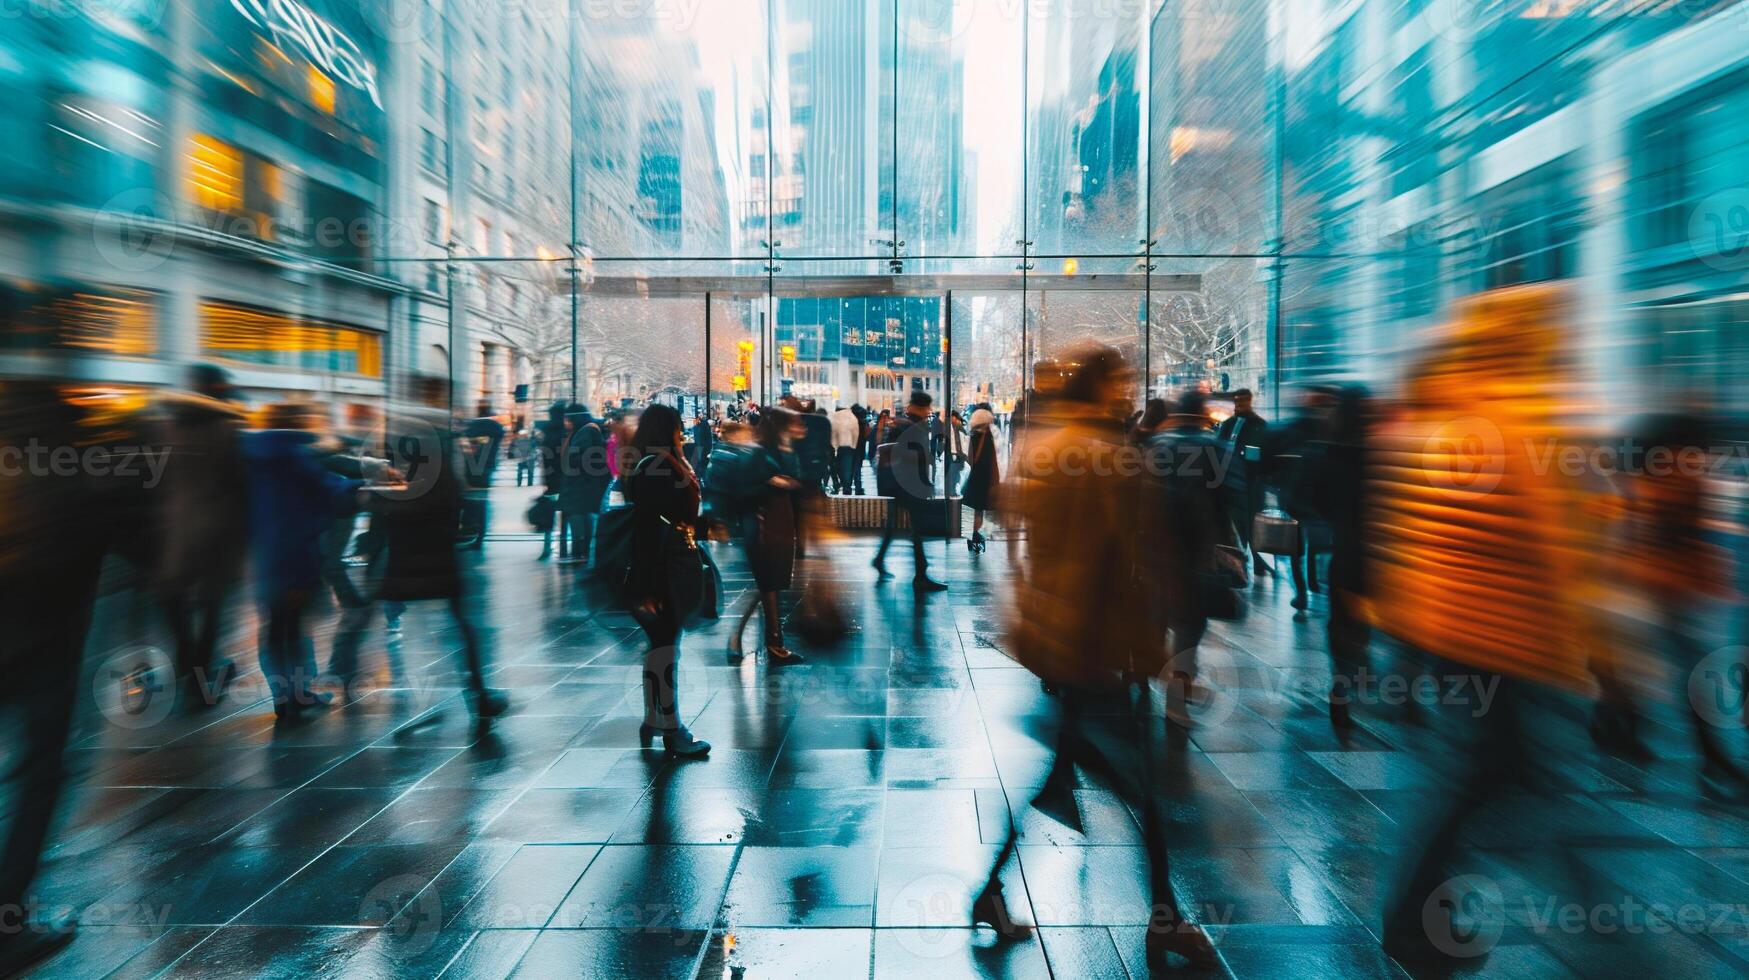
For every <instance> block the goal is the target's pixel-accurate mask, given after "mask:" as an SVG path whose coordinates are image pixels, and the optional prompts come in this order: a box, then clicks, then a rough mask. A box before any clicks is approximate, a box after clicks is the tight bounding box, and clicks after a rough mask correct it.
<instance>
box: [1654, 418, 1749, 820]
mask: <svg viewBox="0 0 1749 980" xmlns="http://www.w3.org/2000/svg"><path fill="white" fill-rule="evenodd" d="M1637 429H1638V431H1639V433H1640V435H1639V436H1638V438H1637V444H1636V448H1638V449H1641V450H1642V451H1641V452H1638V453H1636V454H1635V460H1634V465H1633V467H1632V470H1631V478H1630V480H1629V482H1628V535H1627V540H1628V562H1629V577H1630V579H1632V580H1634V581H1635V582H1637V584H1638V585H1639V587H1640V591H1641V593H1642V594H1643V595H1644V596H1645V597H1646V599H1647V600H1649V601H1650V603H1651V607H1652V609H1651V611H1652V626H1653V635H1654V637H1655V640H1654V642H1655V643H1656V645H1657V647H1658V652H1659V653H1660V654H1661V655H1662V656H1663V658H1664V659H1665V660H1666V661H1667V662H1668V663H1669V665H1670V668H1671V671H1672V674H1673V675H1674V676H1675V677H1676V679H1677V690H1676V697H1677V701H1678V703H1680V704H1683V705H1685V706H1686V707H1687V709H1688V711H1687V714H1688V718H1689V722H1690V724H1691V725H1692V726H1693V728H1694V739H1695V747H1696V748H1698V749H1699V750H1700V758H1701V769H1700V781H1701V789H1702V790H1703V791H1704V792H1706V793H1707V794H1708V795H1711V796H1716V797H1721V798H1727V799H1730V798H1736V797H1742V796H1745V795H1749V776H1746V775H1745V774H1744V771H1743V769H1742V767H1741V766H1740V765H1739V764H1738V763H1737V762H1736V760H1734V759H1732V758H1731V756H1730V754H1729V753H1728V752H1727V751H1726V750H1725V747H1724V744H1723V743H1722V742H1721V741H1720V739H1719V733H1718V732H1717V731H1716V730H1715V726H1716V725H1717V724H1718V723H1719V722H1718V721H1716V720H1715V719H1714V718H1709V717H1708V716H1707V715H1706V714H1703V713H1702V711H1701V705H1700V704H1699V703H1698V698H1697V697H1696V695H1694V694H1693V693H1691V690H1690V679H1691V677H1692V676H1693V675H1694V672H1695V671H1696V670H1697V669H1699V667H1700V662H1701V661H1702V660H1703V659H1705V658H1706V656H1707V653H1708V652H1709V651H1708V650H1707V642H1706V639H1705V628H1706V627H1705V624H1706V621H1707V614H1708V612H1709V611H1710V610H1711V608H1712V607H1713V606H1715V605H1717V604H1718V603H1719V602H1720V600H1722V599H1726V598H1729V597H1730V596H1731V594H1732V590H1731V585H1730V571H1729V560H1728V558H1727V556H1726V554H1725V551H1724V549H1723V548H1722V547H1721V546H1720V545H1719V544H1718V543H1717V542H1715V541H1713V540H1712V539H1711V537H1710V535H1709V532H1708V530H1707V527H1706V524H1707V517H1706V510H1707V508H1706V486H1705V474H1706V473H1707V472H1709V470H1710V469H1711V466H1710V463H1711V458H1712V457H1711V450H1710V449H1709V446H1710V445H1711V444H1712V443H1713V440H1712V439H1711V438H1710V437H1709V436H1708V429H1709V426H1708V425H1707V423H1706V421H1705V420H1704V419H1702V418H1701V417H1699V416H1698V415H1693V414H1687V413H1679V412H1672V413H1668V414H1663V415H1656V416H1653V417H1651V418H1648V419H1644V420H1642V421H1641V422H1640V423H1639V425H1638V426H1637ZM1731 721H1732V722H1734V721H1735V719H1731Z"/></svg>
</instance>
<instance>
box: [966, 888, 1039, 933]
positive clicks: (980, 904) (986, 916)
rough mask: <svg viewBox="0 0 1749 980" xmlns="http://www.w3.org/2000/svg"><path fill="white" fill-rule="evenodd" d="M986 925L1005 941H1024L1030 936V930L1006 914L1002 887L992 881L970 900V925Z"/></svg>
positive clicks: (1005, 900) (1006, 905)
mask: <svg viewBox="0 0 1749 980" xmlns="http://www.w3.org/2000/svg"><path fill="white" fill-rule="evenodd" d="M980 923H981V924H983V925H987V926H989V927H990V928H992V929H994V930H996V935H998V936H1000V937H1002V938H1003V939H1005V940H1019V939H1025V938H1026V937H1028V936H1030V935H1032V930H1031V929H1029V928H1027V927H1026V926H1023V925H1021V924H1020V923H1018V922H1015V921H1014V917H1013V916H1012V915H1009V914H1008V900H1007V899H1006V898H1004V897H1003V895H1002V886H1001V885H999V884H997V883H996V882H994V881H992V882H990V883H989V884H988V885H985V886H984V891H983V893H982V894H980V895H979V896H978V897H977V898H975V899H973V900H972V924H973V925H978V924H980Z"/></svg>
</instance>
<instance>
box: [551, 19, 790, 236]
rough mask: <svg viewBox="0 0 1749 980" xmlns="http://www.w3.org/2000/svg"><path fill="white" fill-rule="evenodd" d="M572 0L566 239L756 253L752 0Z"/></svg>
mask: <svg viewBox="0 0 1749 980" xmlns="http://www.w3.org/2000/svg"><path fill="white" fill-rule="evenodd" d="M579 7H580V9H581V10H582V11H583V16H582V18H581V21H580V23H579V24H578V37H577V41H576V43H577V61H576V79H575V84H574V91H575V97H576V111H577V117H576V139H575V142H574V144H573V147H572V152H573V153H575V155H576V167H577V184H576V193H577V197H576V214H577V226H578V239H579V241H580V242H581V243H582V244H583V245H584V246H586V247H588V248H589V249H591V250H592V251H593V252H594V254H595V255H597V256H600V257H611V256H736V255H759V254H763V252H764V249H763V248H762V247H761V245H760V242H762V241H764V240H766V239H767V238H768V237H770V235H769V230H768V221H769V219H770V215H769V212H768V206H767V205H768V193H767V192H768V189H769V188H768V186H767V179H768V174H767V170H768V164H767V156H768V147H767V142H768V139H769V138H774V134H772V133H770V132H768V129H767V126H766V115H767V112H766V110H767V104H766V103H767V95H768V93H767V63H768V61H767V46H768V41H769V40H770V39H769V38H768V37H767V31H766V24H767V17H766V10H767V7H766V3H765V0H711V2H709V3H696V4H648V5H645V4H638V5H634V7H635V8H636V9H635V10H634V11H633V13H632V15H631V16H625V13H626V10H625V8H624V5H621V4H596V3H585V4H581V5H579ZM570 87H571V82H569V81H567V83H566V88H570Z"/></svg>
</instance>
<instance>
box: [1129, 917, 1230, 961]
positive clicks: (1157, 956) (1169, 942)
mask: <svg viewBox="0 0 1749 980" xmlns="http://www.w3.org/2000/svg"><path fill="white" fill-rule="evenodd" d="M1147 951H1148V969H1150V970H1167V969H1170V966H1169V964H1168V962H1167V956H1168V955H1170V954H1177V955H1179V956H1182V957H1184V959H1185V960H1187V961H1189V963H1190V965H1191V966H1192V967H1194V968H1197V969H1210V968H1212V967H1214V966H1216V965H1218V964H1219V963H1220V962H1221V954H1219V953H1217V952H1215V944H1214V943H1211V942H1209V937H1208V933H1206V932H1203V931H1202V927H1201V926H1198V925H1192V924H1190V923H1188V922H1184V923H1178V924H1175V925H1169V926H1165V927H1163V928H1156V927H1153V926H1150V927H1149V928H1148V941H1147Z"/></svg>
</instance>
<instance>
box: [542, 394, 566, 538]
mask: <svg viewBox="0 0 1749 980" xmlns="http://www.w3.org/2000/svg"><path fill="white" fill-rule="evenodd" d="M568 414H570V406H569V405H568V404H566V403H565V402H563V401H556V402H554V403H553V404H552V406H551V407H549V408H548V409H547V418H546V421H545V422H542V423H541V427H540V468H541V481H542V483H543V485H544V486H545V488H546V493H545V496H546V497H547V498H548V499H549V500H550V501H551V502H552V506H553V510H554V511H557V509H558V502H559V493H560V491H562V490H563V489H564V471H565V468H564V455H565V438H566V436H567V435H569V432H568V430H567V429H566V428H565V416H566V415H568ZM558 525H559V520H558V518H557V517H555V518H554V519H553V521H552V523H550V524H548V525H547V530H546V540H545V543H544V544H543V545H542V547H541V553H540V559H539V560H540V561H546V560H547V559H548V558H551V557H552V556H553V531H554V530H555V529H556V528H558ZM568 554H570V552H569V551H567V550H566V548H565V541H564V539H563V537H561V538H560V540H559V557H560V558H563V557H565V556H566V555H568Z"/></svg>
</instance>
